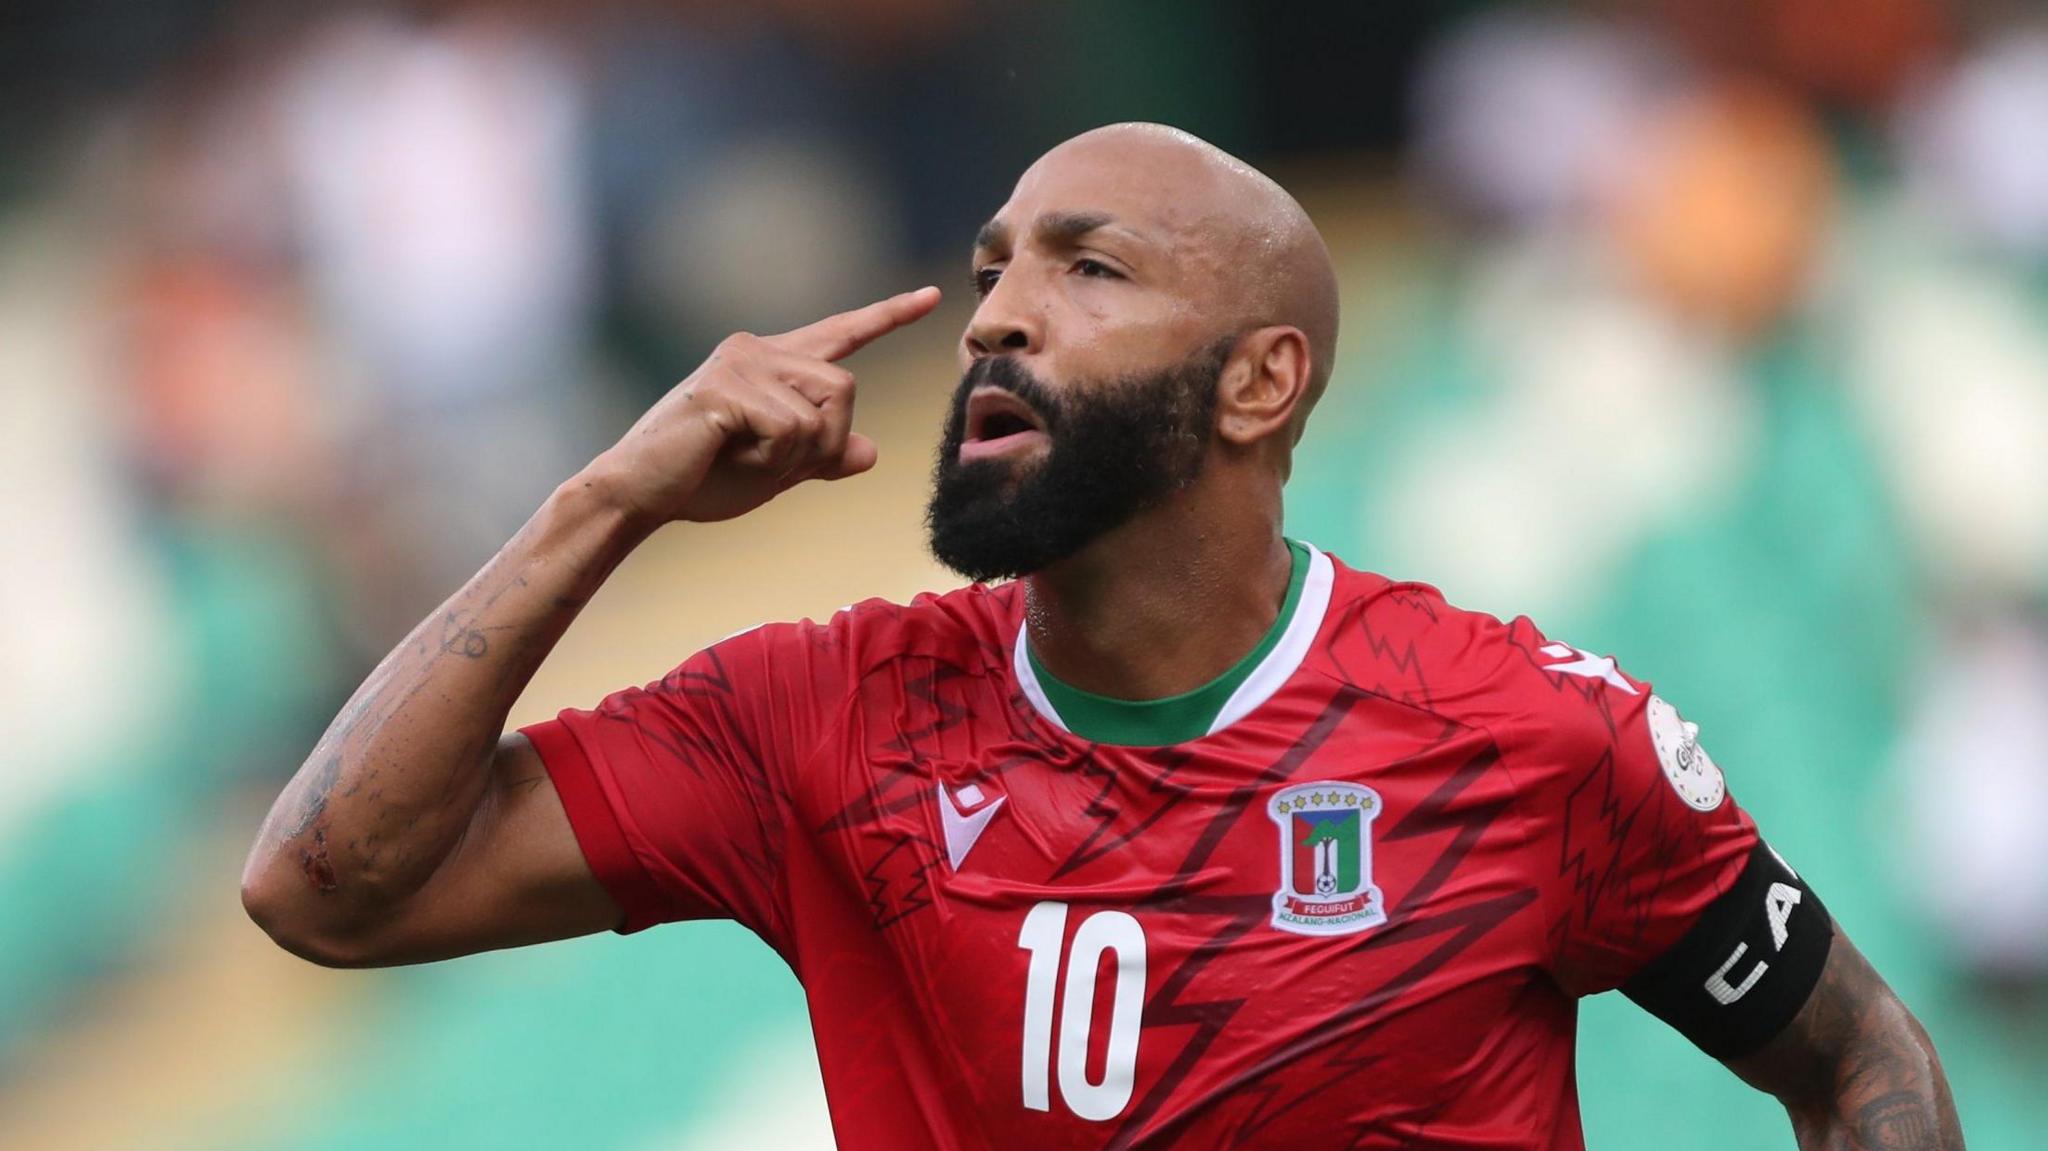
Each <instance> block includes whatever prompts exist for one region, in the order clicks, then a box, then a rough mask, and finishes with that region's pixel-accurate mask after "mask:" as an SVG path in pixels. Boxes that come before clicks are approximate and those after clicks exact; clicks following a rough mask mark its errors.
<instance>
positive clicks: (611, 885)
mask: <svg viewBox="0 0 2048 1151" xmlns="http://www.w3.org/2000/svg"><path fill="white" fill-rule="evenodd" d="M839 647H840V644H839V643H838V642H837V633H836V632H835V631H834V630H833V629H832V628H830V627H827V626H822V625H816V624H811V623H809V622H808V621H806V622H805V623H802V624H771V625H766V626H763V627H759V628H756V629H754V630H752V631H748V632H743V633H741V634H740V635H737V636H734V637H732V638H729V639H727V640H724V641H722V642H720V643H717V644H714V645H712V646H711V647H709V648H706V649H704V650H703V651H701V652H698V653H697V654H696V655H693V656H691V657H690V658H689V659H688V660H686V661H684V662H683V664H682V665H681V666H679V667H677V668H676V669H675V670H673V671H671V672H669V673H668V674H667V675H665V676H663V677H662V678H661V679H659V680H657V681H655V682H654V683H650V684H647V685H646V686H644V687H629V688H626V689H624V690H622V691H617V692H614V693H612V694H611V695H609V696H606V697H605V698H604V699H603V700H602V701H601V702H600V703H599V704H598V705H597V706H596V707H595V708H592V709H589V710H581V709H575V708H571V709H569V710H566V711H563V712H561V713H560V714H559V715H557V716H556V717H555V718H553V719H550V720H546V721H543V722H541V723H536V724H533V725H531V726H528V727H523V728H521V729H520V731H521V733H522V734H524V735H525V736H526V737H527V738H528V739H529V740H531V741H532V743H533V746H534V748H535V749H536V750H537V751H538V752H539V753H540V757H541V760H542V762H543V763H544V764H545V765H546V767H547V771H548V775H549V778H550V779H551V780H552V781H553V783H554V785H555V790H556V792H557V793H558V794H559V795H560V796H561V798H562V806H563V808H564V810H566V811H567V813H568V816H569V823H570V826H571V828H572V829H573V830H574V832H575V835H576V841H577V844H578V845H579V846H580V847H581V848H582V851H583V855H584V858H585V859H586V860H587V861H588V862H589V864H590V868H591V871H592V872H593V873H594V874H595V875H596V877H597V879H598V881H599V882H600V883H602V884H603V885H604V887H605V888H606V890H607V891H609V892H610V893H611V895H612V897H613V898H614V899H616V900H617V901H618V903H619V906H620V907H621V908H622V909H623V911H624V913H625V918H624V920H623V921H622V922H621V923H620V925H619V927H618V930H619V931H620V932H622V933H630V932H634V931H639V930H642V929H644V928H647V927H651V926H653V925H655V924H658V923H666V922H671V921H675V920H684V919H716V918H725V919H733V920H737V921H738V922H740V923H742V924H744V925H746V926H747V927H748V928H750V929H752V930H753V931H754V932H755V933H756V934H757V935H760V936H761V937H762V938H763V939H764V940H766V941H767V942H768V943H769V945H770V946H772V947H775V948H776V950H778V951H780V952H782V953H783V954H784V955H785V956H787V955H789V954H790V950H789V930H788V927H789V924H788V916H787V911H786V908H787V896H788V893H787V890H786V889H785V887H784V882H783V876H784V870H783V847H784V842H785V837H786V835H787V834H788V825H789V820H790V810H791V805H790V793H789V786H790V781H791V780H792V779H793V778H795V775H796V771H795V769H796V767H797V765H799V764H800V763H801V762H802V760H803V759H804V758H805V757H806V756H807V754H808V753H809V751H810V750H811V749H812V748H813V747H815V746H816V744H817V742H818V740H819V738H820V736H821V735H822V734H823V732H824V729H825V727H826V726H827V724H828V723H829V716H830V715H831V714H832V712H833V711H834V709H835V706H836V704H837V703H838V702H839V694H840V693H839V691H838V687H839V684H840V683H841V682H842V679H843V677H842V675H841V674H840V669H839V661H838V648H839Z"/></svg>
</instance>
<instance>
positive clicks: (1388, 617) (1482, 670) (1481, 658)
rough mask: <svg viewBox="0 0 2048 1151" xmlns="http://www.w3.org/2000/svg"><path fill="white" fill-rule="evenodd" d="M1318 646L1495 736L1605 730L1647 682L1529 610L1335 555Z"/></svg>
mask: <svg viewBox="0 0 2048 1151" xmlns="http://www.w3.org/2000/svg"><path fill="white" fill-rule="evenodd" d="M1335 570H1336V577H1335V581H1334V587H1333V591H1332V596H1331V602H1330V610H1329V615H1328V618H1327V619H1326V621H1325V624H1324V637H1325V642H1324V645H1323V646H1324V651H1325V652H1326V655H1327V659H1328V663H1329V666H1328V668H1327V669H1326V670H1327V671H1328V672H1329V673H1330V674H1333V675H1336V676H1338V677H1339V678H1341V679H1343V680H1345V681H1346V682H1348V683H1350V684H1351V685H1352V686H1354V687H1357V688H1359V689H1361V690H1365V691H1370V692H1373V693H1375V694H1379V695H1383V696H1387V697H1390V698H1393V699H1395V700H1398V701H1400V702H1402V703H1405V704H1408V705H1410V706H1413V707H1417V708H1421V709H1424V710H1427V711H1430V712H1432V713H1434V714H1436V715H1438V716H1440V717H1442V718H1443V719H1445V720H1448V721H1451V722H1455V723H1459V724H1462V725H1465V726H1468V727H1478V728H1484V729H1486V730H1487V731H1488V732H1489V733H1490V734H1491V735H1492V736H1493V738H1494V739H1495V741H1496V742H1498V743H1500V744H1502V745H1503V751H1507V750H1508V749H1509V747H1508V745H1514V746H1518V747H1525V748H1526V747H1528V746H1529V745H1532V744H1533V745H1538V746H1541V747H1543V748H1546V749H1551V750H1556V751H1569V750H1572V749H1574V748H1581V749H1593V748H1597V747H1599V746H1603V745H1606V744H1609V743H1611V742H1612V740H1613V738H1614V735H1615V731H1616V727H1617V724H1618V721H1619V717H1620V716H1621V715H1622V714H1624V713H1626V712H1627V711H1629V710H1631V709H1632V707H1634V706H1637V701H1640V700H1645V699H1647V698H1648V695H1649V686H1648V685H1647V684H1645V683H1643V682H1642V681H1639V680H1636V679H1634V678H1633V677H1631V676H1629V675H1628V674H1627V673H1626V672H1624V671H1622V670H1621V668H1620V667H1619V666H1618V665H1617V664H1616V662H1615V661H1614V660H1613V659H1612V658H1610V657H1608V656H1605V655H1598V654H1594V653H1591V652H1588V651H1583V650H1581V649H1579V648H1577V647H1574V646H1573V645H1571V644H1569V643H1566V642H1563V641H1560V640H1557V639H1553V638H1552V637H1550V636H1548V635H1546V634H1545V633H1544V632H1543V630H1542V629H1541V628H1539V627H1538V626H1537V625H1536V623H1535V622H1534V621H1532V620H1530V619H1529V618H1528V617H1527V616H1517V617H1515V618H1513V619H1508V620H1503V619H1501V618H1500V617H1498V616H1495V615H1491V614H1488V613H1486V612H1482V611H1472V610H1469V609H1466V608H1461V607H1458V606H1457V605H1455V604H1453V603H1451V602H1450V601H1449V600H1447V599H1446V598H1445V597H1444V595H1443V593H1442V592H1440V591H1438V590H1437V589H1436V588H1435V587H1433V586H1431V585H1429V584H1426V583H1420V582H1416V581H1402V580H1390V579H1388V578H1386V577H1384V576H1379V575H1375V574H1372V573H1370V572H1364V571H1358V570H1355V569H1352V568H1350V567H1348V566H1346V565H1345V564H1344V563H1343V562H1342V561H1336V562H1335Z"/></svg>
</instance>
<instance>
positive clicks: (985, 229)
mask: <svg viewBox="0 0 2048 1151" xmlns="http://www.w3.org/2000/svg"><path fill="white" fill-rule="evenodd" d="M1114 223H1116V217H1115V216H1112V215H1110V214H1109V213H1107V212H1047V213H1046V214H1044V215H1043V216H1040V217H1039V218H1038V220H1037V222H1036V223H1035V224H1034V225H1033V228H1032V230H1033V231H1034V232H1035V233H1037V235H1038V236H1040V237H1041V238H1042V239H1043V240H1044V242H1045V243H1047V244H1051V245H1053V246H1054V247H1067V246H1070V245H1073V244H1076V243H1079V242H1080V240H1081V238H1082V237H1084V236H1086V235H1088V234H1089V233H1090V232H1094V231H1098V230H1100V229H1102V228H1107V227H1109V226H1110V225H1111V224H1114ZM1009 243H1010V228H1009V225H1007V224H1005V223H1003V222H1002V221H1001V220H990V221H989V222H988V223H986V224H983V225H982V226H981V231H979V232H976V233H975V234H974V247H975V250H976V251H987V250H991V249H995V248H1005V247H1008V246H1009Z"/></svg>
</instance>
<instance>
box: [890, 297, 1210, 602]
mask: <svg viewBox="0 0 2048 1151" xmlns="http://www.w3.org/2000/svg"><path fill="white" fill-rule="evenodd" d="M1236 342H1237V341H1236V338H1235V337H1229V338H1225V339H1221V340H1218V341H1216V342H1215V343H1213V344H1211V345H1210V346H1208V347H1206V348H1204V349H1202V350H1201V351H1198V352H1196V353H1195V354H1194V355H1192V356H1189V357H1188V358H1187V359H1185V360H1183V361H1181V362H1180V363H1178V364H1174V365H1172V366H1170V367H1167V368H1164V369H1162V370H1160V371H1157V372H1152V373H1149V374H1145V375H1130V376H1124V377H1121V378H1119V379H1117V380H1114V381H1111V382H1109V383H1105V384H1091V383H1082V384H1079V385H1077V386H1075V387H1073V388H1070V389H1065V390H1064V394H1063V395H1062V394H1056V393H1054V392H1053V390H1052V389H1050V388H1048V387H1046V386H1045V385H1044V384H1042V383H1040V382H1039V381H1038V380H1037V379H1036V378H1035V377H1033V376H1032V375H1031V373H1030V372H1029V371H1027V370H1026V369H1025V368H1024V366H1023V365H1022V364H1020V363H1019V362H1018V361H1017V360H1016V359H1014V358H1012V357H1010V356H986V357H984V358H982V359H980V360H977V361H975V363H974V365H973V366H972V367H970V368H969V369H968V370H967V374H966V375H965V376H963V377H962V378H961V380H960V386H959V388H958V389H956V390H955V391H954V393H953V407H952V412H951V414H950V416H949V417H948V418H947V420H946V434H945V439H944V441H943V442H942V443H941V444H940V445H939V456H938V462H937V464H936V466H935V467H934V468H933V470H932V498H931V503H930V504H928V505H927V506H926V508H925V525H926V528H927V530H928V533H929V536H930V541H931V549H932V554H933V555H934V556H937V557H938V560H939V562H940V563H943V564H945V565H946V566H947V567H949V568H952V569H953V570H954V571H956V572H959V573H960V574H961V575H963V576H966V577H967V578H968V579H971V580H976V581H980V582H987V581H990V580H997V579H1006V578H1010V577H1014V576H1021V575H1028V574H1030V573H1032V572H1035V571H1040V570H1042V569H1044V568H1046V567H1048V566H1050V565H1052V564H1054V563H1057V562H1059V561H1060V560H1063V559H1066V558H1067V557H1068V556H1071V555H1073V554H1074V553H1076V552H1078V551H1080V550H1081V549H1082V548H1084V547H1086V546H1088V545H1089V544H1090V543H1093V542H1094V541H1095V540H1096V539H1098V538H1100V537H1101V536H1102V535H1103V534H1104V533H1105V532H1108V531H1110V530H1111V529H1113V528H1116V527H1120V526H1122V525H1123V524H1125V523H1127V522H1129V521H1130V520H1131V518H1132V517H1134V516H1136V515H1138V514H1139V513H1141V512H1144V511H1147V510H1149V509H1151V508H1154V507H1157V506H1158V505H1159V504H1160V503H1162V502H1164V501H1165V500H1166V498H1167V497H1168V496H1170V495H1172V494H1173V493H1175V492H1178V491H1181V490H1183V489H1185V488H1186V487H1187V486H1188V485H1189V484H1192V483H1193V482H1194V480H1195V477H1196V476H1198V475H1200V474H1201V471H1202V464H1203V461H1204V460H1205V459H1207V457H1208V448H1209V434H1210V430H1211V427H1212V425H1213V423H1214V421H1215V418H1216V383H1217V380H1218V379H1219V378H1220V377H1221V376H1222V373H1223V365H1224V363H1225V361H1227V360H1228V359H1229V357H1230V353H1231V350H1232V349H1233V348H1234V347H1235V346H1236ZM983 385H992V386H994V387H998V388H1002V389H1003V390H1004V391H1007V392H1010V393H1012V394H1013V395H1015V396H1017V397H1018V398H1019V399H1021V400H1023V401H1024V402H1025V403H1027V404H1029V405H1031V408H1032V410H1033V411H1035V412H1037V413H1038V416H1039V419H1040V420H1041V421H1042V423H1043V425H1044V431H1045V434H1046V436H1047V438H1048V439H1050V440H1051V447H1050V448H1049V449H1048V450H1047V451H1046V452H1045V454H1044V456H1043V457H1042V458H1040V459H1038V460H1036V461H1033V462H1026V463H1018V462H1016V461H1013V460H1007V459H984V460H974V461H971V462H969V463H965V464H963V463H961V462H960V445H961V443H962V442H963V441H965V439H966V436H967V397H968V395H969V394H970V393H972V392H973V391H974V389H975V388H978V387H981V386H983Z"/></svg>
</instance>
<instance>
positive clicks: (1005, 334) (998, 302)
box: [961, 270, 1045, 360]
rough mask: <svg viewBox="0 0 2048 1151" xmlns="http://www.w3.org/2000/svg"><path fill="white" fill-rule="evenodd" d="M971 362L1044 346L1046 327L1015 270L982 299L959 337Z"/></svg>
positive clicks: (1036, 349)
mask: <svg viewBox="0 0 2048 1151" xmlns="http://www.w3.org/2000/svg"><path fill="white" fill-rule="evenodd" d="M961 343H962V344H964V345H965V346H966V349H967V354H968V357H969V358H970V359H976V360H978V359H981V358H982V357H983V356H992V355H999V354H1008V353H1012V352H1025V353H1030V352H1036V351H1038V350H1039V349H1041V348H1042V347H1044V345H1045V326H1044V322H1043V320H1042V318H1041V317H1040V316H1039V314H1038V311H1037V309H1036V308H1035V307H1034V306H1033V305H1032V302H1031V300H1030V293H1029V292H1028V291H1027V290H1026V288H1025V285H1024V283H1023V277H1022V276H1020V275H1018V274H1017V272H1016V271H1015V270H1012V271H1007V272H1005V273H1004V274H1003V275H1001V276H1000V277H998V278H997V279H996V284H995V287H994V288H992V289H990V290H989V294H988V295H986V296H984V297H982V300H981V303H980V304H979V305H977V306H976V307H975V309H974V318H973V319H971V320H969V321H968V322H967V331H966V333H965V334H964V335H962V337H961Z"/></svg>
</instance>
